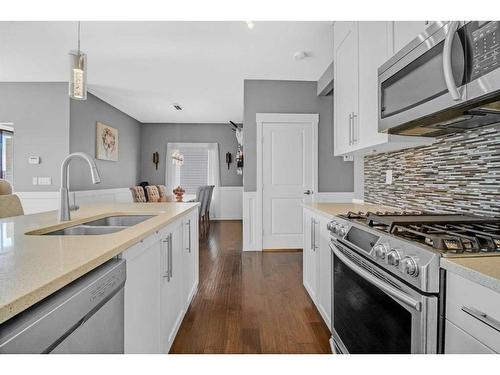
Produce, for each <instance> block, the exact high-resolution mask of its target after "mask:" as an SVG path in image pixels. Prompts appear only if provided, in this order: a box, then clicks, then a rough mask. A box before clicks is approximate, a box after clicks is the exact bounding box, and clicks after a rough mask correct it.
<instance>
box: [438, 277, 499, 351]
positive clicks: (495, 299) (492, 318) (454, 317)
mask: <svg viewBox="0 0 500 375" xmlns="http://www.w3.org/2000/svg"><path fill="white" fill-rule="evenodd" d="M445 317H446V320H447V324H446V327H445V330H446V333H445V351H446V353H456V352H460V350H462V348H463V350H467V348H466V346H467V344H468V343H469V342H475V341H477V342H478V343H480V344H482V346H484V347H485V348H486V349H488V350H491V351H492V352H496V353H500V293H498V292H496V291H494V290H492V289H490V288H487V287H485V286H483V285H480V284H477V283H474V282H472V281H470V280H468V279H465V278H463V277H462V276H459V275H457V274H454V273H452V272H448V273H447V277H446V314H445ZM450 324H452V325H453V326H455V327H456V328H458V329H460V330H461V331H462V332H463V334H461V335H459V334H457V333H456V330H453V326H451V327H452V329H451V332H448V326H450ZM469 336H470V337H469ZM472 339H474V340H475V341H472ZM478 347H479V346H478V345H474V346H472V347H471V349H470V350H471V352H473V351H472V350H478V349H477V348H478Z"/></svg>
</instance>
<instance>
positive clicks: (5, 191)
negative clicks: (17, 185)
mask: <svg viewBox="0 0 500 375" xmlns="http://www.w3.org/2000/svg"><path fill="white" fill-rule="evenodd" d="M10 194H12V186H11V184H10V182H9V181H7V180H2V179H0V195H10Z"/></svg>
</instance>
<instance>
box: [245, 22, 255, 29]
mask: <svg viewBox="0 0 500 375" xmlns="http://www.w3.org/2000/svg"><path fill="white" fill-rule="evenodd" d="M247 27H248V28H249V29H250V30H252V29H253V28H254V27H255V24H254V23H253V21H247Z"/></svg>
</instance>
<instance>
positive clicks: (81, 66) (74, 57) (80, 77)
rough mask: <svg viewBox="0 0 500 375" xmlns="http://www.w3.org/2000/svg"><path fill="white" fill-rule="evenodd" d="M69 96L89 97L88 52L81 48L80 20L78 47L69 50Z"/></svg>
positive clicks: (72, 97)
mask: <svg viewBox="0 0 500 375" xmlns="http://www.w3.org/2000/svg"><path fill="white" fill-rule="evenodd" d="M69 97H70V98H71V99H76V100H86V99H87V54H85V53H83V52H82V51H81V50H80V21H78V49H77V50H71V51H69Z"/></svg>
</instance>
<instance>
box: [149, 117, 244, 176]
mask: <svg viewBox="0 0 500 375" xmlns="http://www.w3.org/2000/svg"><path fill="white" fill-rule="evenodd" d="M169 142H207V143H215V142H216V143H218V144H219V160H220V178H221V185H222V186H242V184H243V180H242V176H239V175H237V174H236V163H234V157H235V154H236V148H237V142H236V137H235V136H234V132H233V131H231V129H230V127H229V125H228V124H143V125H142V127H141V181H149V183H152V184H164V183H165V155H166V151H167V143H169ZM156 151H158V153H159V154H160V163H159V164H158V170H156V169H155V166H154V164H153V161H152V155H153V152H156ZM226 152H231V153H232V154H233V163H232V164H231V169H230V170H228V169H227V164H225V160H226Z"/></svg>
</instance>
